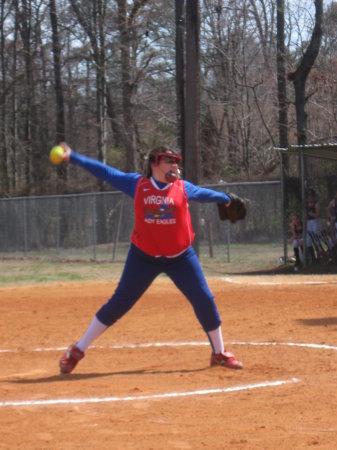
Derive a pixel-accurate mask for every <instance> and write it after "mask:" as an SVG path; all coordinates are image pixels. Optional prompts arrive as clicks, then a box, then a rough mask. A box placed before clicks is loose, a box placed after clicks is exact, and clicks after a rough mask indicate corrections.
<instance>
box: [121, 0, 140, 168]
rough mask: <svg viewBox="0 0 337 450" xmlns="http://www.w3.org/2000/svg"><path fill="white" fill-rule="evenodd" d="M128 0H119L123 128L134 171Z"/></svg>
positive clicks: (127, 153) (134, 149) (128, 162)
mask: <svg viewBox="0 0 337 450" xmlns="http://www.w3.org/2000/svg"><path fill="white" fill-rule="evenodd" d="M126 8H127V1H126V0H118V27H119V35H120V50H121V63H122V96H123V100H122V103H123V128H124V136H125V138H124V144H125V145H126V168H125V169H126V171H128V172H133V171H134V170H135V168H136V146H135V132H134V119H133V110H132V92H133V85H132V79H131V64H130V60H131V56H130V30H129V26H128V17H127V12H126Z"/></svg>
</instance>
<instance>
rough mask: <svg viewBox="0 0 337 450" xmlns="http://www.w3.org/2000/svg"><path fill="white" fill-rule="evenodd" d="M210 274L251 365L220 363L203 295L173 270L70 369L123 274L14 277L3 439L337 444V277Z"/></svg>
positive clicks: (153, 444)
mask: <svg viewBox="0 0 337 450" xmlns="http://www.w3.org/2000/svg"><path fill="white" fill-rule="evenodd" d="M209 284H210V286H211V288H212V290H213V292H214V294H215V296H216V302H217V305H218V307H219V310H220V313H221V316H222V320H223V335H224V339H225V341H226V343H228V344H227V345H226V347H227V348H228V349H230V350H232V351H233V352H234V353H235V355H236V356H237V357H238V358H239V359H241V360H242V361H243V363H244V366H245V367H244V370H242V371H231V370H228V369H222V368H212V369H211V368H210V367H209V358H210V348H209V346H208V345H207V339H206V337H205V335H204V333H203V331H202V329H201V328H200V326H199V324H198V323H197V321H196V319H195V317H194V315H193V312H192V309H191V307H190V306H189V304H188V303H187V301H186V300H185V299H184V298H183V297H182V295H181V294H180V293H179V292H178V291H177V290H176V288H174V287H173V286H172V284H171V283H170V281H169V280H167V279H165V278H160V279H159V280H157V281H156V282H155V283H154V284H153V286H152V287H151V288H150V289H149V290H148V292H147V293H146V295H145V296H144V297H143V298H142V299H141V300H140V301H139V302H138V304H137V305H136V306H135V307H134V309H133V310H132V311H131V312H129V313H128V314H127V315H126V316H125V317H124V318H123V319H122V320H121V321H120V322H118V323H117V324H115V326H114V327H112V328H111V329H110V330H108V331H107V332H106V333H105V334H104V335H103V336H101V337H100V338H99V339H98V340H97V341H96V343H95V347H94V348H90V349H89V350H88V351H87V354H86V357H85V358H84V359H83V361H81V362H80V364H79V365H78V367H77V368H76V370H75V371H74V373H73V374H72V375H70V376H61V375H59V372H58V359H59V357H60V355H61V353H62V348H64V347H66V346H67V345H68V344H69V343H71V342H72V341H73V340H75V339H78V338H79V337H80V336H81V334H82V332H83V331H84V329H85V328H86V327H87V325H88V324H89V322H90V320H91V318H92V316H93V314H94V313H95V312H96V310H97V309H98V307H100V306H101V304H102V303H103V302H104V301H105V300H107V298H108V297H110V295H111V293H112V292H113V289H114V288H115V284H114V283H108V282H99V283H90V282H88V283H85V284H79V283H68V284H66V283H64V284H62V283H54V284H46V285H39V286H29V287H7V288H1V289H0V334H1V345H0V362H1V372H0V386H1V388H0V424H1V426H0V428H1V439H0V449H6V450H7V449H24V450H30V449H32V450H39V449H53V450H56V449H62V450H67V449H97V450H105V449H118V450H119V449H193V450H195V449H227V448H231V449H233V448H234V449H287V450H289V449H307V448H320V449H334V448H335V447H336V442H337V418H336V404H337V295H336V293H337V277H336V276H335V277H334V276H330V277H315V278H306V277H303V276H302V277H300V276H298V277H297V276H296V277H295V276H293V277H291V276H287V277H281V276H280V277H270V278H263V279H262V278H260V277H254V278H253V277H245V278H239V277H236V278H231V279H229V278H228V279H226V278H223V279H210V280H209ZM300 344H301V345H300Z"/></svg>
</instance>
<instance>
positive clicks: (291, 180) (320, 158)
mask: <svg viewBox="0 0 337 450" xmlns="http://www.w3.org/2000/svg"><path fill="white" fill-rule="evenodd" d="M275 150H276V151H278V152H279V155H280V162H281V163H280V169H281V186H282V221H283V224H282V229H283V248H284V261H285V262H287V261H288V252H287V247H288V246H287V243H288V239H289V221H290V216H291V214H293V213H297V214H300V216H301V217H302V223H303V236H306V233H307V217H306V211H305V201H306V196H307V192H308V190H309V189H314V190H315V192H316V195H317V199H318V201H319V202H320V205H321V220H322V226H323V229H324V230H326V229H328V228H329V224H328V218H327V206H328V204H329V202H330V200H331V199H332V198H333V197H334V195H335V193H336V192H337V143H330V144H310V145H291V146H289V147H288V148H275ZM307 261H308V258H307V248H306V242H305V239H304V260H303V265H304V266H306V265H307ZM325 262H329V261H328V260H326V261H325Z"/></svg>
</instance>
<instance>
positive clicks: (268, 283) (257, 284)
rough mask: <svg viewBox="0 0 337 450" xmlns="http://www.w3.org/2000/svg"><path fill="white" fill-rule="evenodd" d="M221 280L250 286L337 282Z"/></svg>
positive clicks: (330, 281)
mask: <svg viewBox="0 0 337 450" xmlns="http://www.w3.org/2000/svg"><path fill="white" fill-rule="evenodd" d="M220 279H221V280H223V281H226V282H227V283H232V284H245V285H250V286H292V285H300V286H301V285H309V286H311V285H317V286H321V285H328V284H337V280H329V281H325V280H317V281H315V280H312V281H305V280H302V281H294V280H289V279H287V280H282V281H255V280H254V281H250V280H245V279H244V280H240V279H233V278H231V277H225V278H223V277H220Z"/></svg>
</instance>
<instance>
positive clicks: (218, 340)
mask: <svg viewBox="0 0 337 450" xmlns="http://www.w3.org/2000/svg"><path fill="white" fill-rule="evenodd" d="M60 145H61V146H62V147H63V148H64V151H65V152H64V155H63V161H64V162H70V163H72V164H76V165H78V166H81V167H83V168H84V169H86V170H87V171H88V172H90V173H91V174H92V175H94V176H95V177H97V178H100V179H102V180H104V181H106V182H108V183H110V184H111V185H112V186H114V187H115V188H117V189H119V190H121V191H122V192H124V193H125V194H127V195H129V196H130V197H132V198H133V199H134V211H135V223H134V229H133V232H132V236H131V245H130V249H129V253H128V256H127V259H126V263H125V267H124V270H123V273H122V277H121V279H120V281H119V284H118V286H117V288H116V290H115V292H114V294H113V295H112V297H111V298H110V299H109V300H108V301H107V302H106V303H105V304H104V305H103V306H102V307H101V308H100V309H99V310H98V312H97V313H96V315H95V317H94V318H93V319H92V322H91V323H90V325H89V327H88V329H87V330H86V331H85V333H84V335H83V336H82V337H81V339H79V340H78V341H77V342H76V343H73V344H71V345H70V347H69V348H68V350H67V351H66V352H65V353H64V354H63V355H62V357H61V359H60V362H59V365H60V370H61V373H63V374H68V373H70V372H71V371H72V370H73V369H74V368H75V366H76V365H77V363H78V362H79V361H80V360H81V359H82V358H83V357H84V354H85V351H86V350H87V348H88V347H89V346H90V344H91V343H92V342H93V341H94V340H95V339H97V338H98V337H99V336H100V335H101V334H102V333H103V332H104V331H105V330H106V329H107V328H108V327H110V326H111V325H113V324H114V323H115V322H116V321H117V320H119V319H120V318H121V317H122V316H123V315H124V314H126V313H127V312H128V311H129V310H130V309H131V308H132V306H133V305H134V304H135V303H136V302H137V300H138V299H139V298H140V297H141V296H142V295H143V293H144V292H145V291H146V289H147V288H148V287H149V286H150V284H151V283H152V282H153V280H154V279H155V278H156V277H157V276H158V275H159V274H161V273H165V274H167V275H168V276H169V277H170V278H171V279H172V281H173V282H174V284H175V285H176V286H177V287H178V289H180V291H181V292H182V293H183V294H184V295H185V297H186V298H187V299H188V301H189V302H190V303H191V305H192V307H193V309H194V312H195V314H196V317H197V318H198V320H199V322H200V324H201V326H202V327H203V329H204V331H205V333H206V334H207V336H208V339H209V341H210V345H211V348H212V354H211V361H210V364H211V366H214V365H221V366H224V367H227V368H230V369H242V368H243V365H242V363H241V362H240V361H237V360H236V359H235V357H234V355H233V354H232V353H231V352H229V351H227V350H225V349H224V343H223V339H222V333H221V319H220V316H219V312H218V309H217V306H216V304H215V302H214V296H213V294H212V292H211V291H210V289H209V287H208V285H207V282H206V279H205V276H204V274H203V272H202V269H201V266H200V263H199V260H198V257H197V255H196V253H195V251H194V249H193V247H192V243H193V239H194V231H193V228H192V223H191V217H190V213H189V209H188V202H189V201H198V202H216V203H222V204H224V205H226V206H228V207H229V205H230V204H231V199H232V197H231V194H228V195H227V194H224V193H220V192H216V191H213V190H210V189H205V188H201V187H198V186H195V185H193V184H192V183H190V182H188V181H185V180H181V179H180V176H179V175H180V171H179V164H180V163H181V156H180V155H179V154H177V153H176V152H174V151H172V150H170V149H168V148H166V147H158V148H155V149H153V150H151V152H150V153H149V157H148V162H147V173H146V176H142V175H140V174H136V173H124V172H121V171H119V170H117V169H115V168H113V167H110V166H107V165H105V164H103V163H101V162H99V161H96V160H94V159H91V158H88V157H85V156H82V155H80V154H78V153H76V152H74V151H72V150H71V149H70V147H69V146H68V145H67V144H66V143H61V144H60ZM228 209H230V207H229V208H228Z"/></svg>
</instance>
